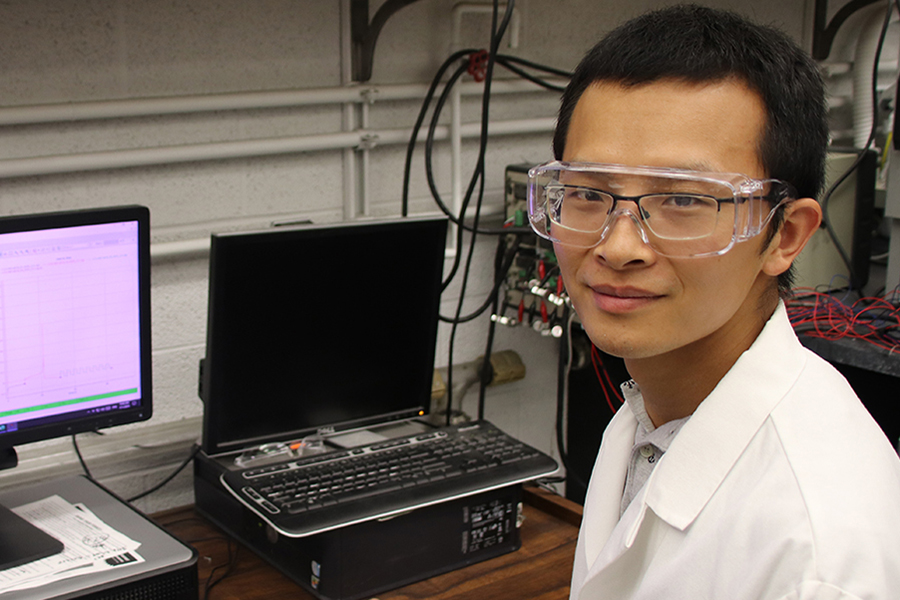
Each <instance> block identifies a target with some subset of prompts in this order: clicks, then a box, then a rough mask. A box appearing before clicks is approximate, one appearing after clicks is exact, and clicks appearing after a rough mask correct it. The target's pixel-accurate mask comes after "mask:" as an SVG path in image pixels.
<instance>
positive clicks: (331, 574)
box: [194, 453, 522, 600]
mask: <svg viewBox="0 0 900 600" xmlns="http://www.w3.org/2000/svg"><path fill="white" fill-rule="evenodd" d="M224 468H226V467H225V466H223V464H222V463H221V462H220V461H219V459H216V458H214V457H209V456H207V455H205V454H203V453H200V454H199V455H198V456H197V458H196V459H195V461H194V495H195V503H196V508H197V510H198V511H199V512H200V513H201V514H203V515H204V516H205V517H207V518H208V519H209V520H210V521H212V522H213V523H215V524H216V525H217V526H218V527H219V528H221V529H222V530H223V531H225V532H226V533H227V534H228V535H230V536H232V537H234V538H235V539H237V540H238V541H240V542H241V543H243V544H244V545H245V546H247V547H248V548H250V549H251V550H253V551H254V552H255V553H257V554H258V555H259V556H260V557H262V558H263V559H265V560H266V561H268V562H269V563H270V564H272V565H273V566H274V567H275V568H277V569H279V570H280V571H282V572H283V573H284V574H285V575H287V576H288V577H290V578H291V579H292V580H294V581H295V582H297V583H298V584H299V585H300V586H302V587H303V588H305V589H306V590H307V591H309V592H310V593H312V594H313V595H315V596H316V597H318V598H321V599H322V600H360V599H363V598H371V597H372V596H373V595H374V594H378V593H381V592H384V591H386V590H390V589H396V588H398V587H402V586H403V585H406V584H409V583H413V582H415V581H419V580H422V579H426V578H429V577H432V576H435V575H438V574H440V573H445V572H447V571H451V570H454V569H458V568H461V567H464V566H467V565H470V564H473V563H476V562H480V561H483V560H486V559H489V558H493V557H496V556H500V555H502V554H506V553H508V552H512V551H515V550H518V549H519V547H520V546H521V539H520V535H519V525H520V523H521V513H522V486H521V484H518V485H512V486H508V487H505V488H501V489H497V490H493V491H489V492H483V493H480V494H476V495H473V496H468V497H464V498H458V499H455V500H448V501H447V502H443V503H439V504H434V505H431V506H426V507H423V508H419V509H416V510H413V511H411V512H408V513H403V514H400V515H396V516H393V517H390V518H386V519H383V520H372V521H367V522H363V523H358V524H355V525H349V526H346V527H341V528H338V529H333V530H331V531H326V532H323V533H318V534H314V535H310V536H306V537H299V538H292V537H286V536H284V535H281V534H279V533H278V532H276V531H275V530H274V529H273V528H272V527H271V526H269V525H268V524H266V523H265V522H264V521H263V520H262V519H260V518H259V516H258V515H257V514H256V513H255V512H253V511H252V510H250V509H249V508H247V507H246V506H244V505H243V504H241V503H240V502H239V501H238V500H237V499H236V498H235V497H234V496H233V495H232V494H231V493H230V492H229V491H228V490H226V489H225V488H224V487H223V486H222V484H221V483H220V481H219V475H220V474H221V473H222V470H223V469H224Z"/></svg>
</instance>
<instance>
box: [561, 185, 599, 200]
mask: <svg viewBox="0 0 900 600" xmlns="http://www.w3.org/2000/svg"><path fill="white" fill-rule="evenodd" d="M566 192H567V193H566V197H567V198H573V199H575V200H581V201H584V202H601V201H603V200H605V199H606V195H605V194H602V193H600V192H598V191H597V190H592V189H591V188H582V187H569V188H567V190H566Z"/></svg>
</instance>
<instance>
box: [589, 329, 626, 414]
mask: <svg viewBox="0 0 900 600" xmlns="http://www.w3.org/2000/svg"><path fill="white" fill-rule="evenodd" d="M591 364H592V365H593V366H594V373H595V374H596V375H597V381H598V382H600V389H601V390H602V391H603V397H604V398H606V404H607V406H609V410H611V411H613V414H615V412H616V407H615V405H614V404H613V401H612V398H610V396H609V392H608V391H607V385H608V386H609V387H608V389H610V390H613V394H615V396H616V398H617V399H618V400H619V402H624V401H625V400H624V399H623V398H622V396H621V394H619V392H618V390H617V389H616V386H615V384H614V383H613V382H612V379H610V377H609V372H608V371H607V370H606V368H605V367H604V366H603V359H601V358H600V351H599V350H597V347H596V346H594V345H591ZM601 372H602V375H601ZM604 376H605V378H606V385H604V383H603V379H604Z"/></svg>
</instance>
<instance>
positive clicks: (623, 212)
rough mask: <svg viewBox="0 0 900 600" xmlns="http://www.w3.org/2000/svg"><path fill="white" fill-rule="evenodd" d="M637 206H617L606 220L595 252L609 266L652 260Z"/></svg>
mask: <svg viewBox="0 0 900 600" xmlns="http://www.w3.org/2000/svg"><path fill="white" fill-rule="evenodd" d="M638 210H640V209H639V208H638V207H637V206H633V207H624V206H620V207H617V208H616V210H615V211H613V213H612V214H611V215H609V218H608V219H607V221H606V225H605V226H604V228H603V232H602V235H601V238H600V243H599V244H598V245H597V247H596V253H597V254H598V255H599V256H601V257H602V258H603V260H605V261H606V262H607V263H609V264H610V266H612V267H614V268H620V267H622V266H625V265H627V264H629V263H633V262H634V261H638V262H648V261H649V260H652V255H653V250H652V249H651V248H650V246H649V240H648V239H647V233H646V231H645V230H644V226H643V224H642V223H641V221H640V217H638V215H637V212H636V211H638Z"/></svg>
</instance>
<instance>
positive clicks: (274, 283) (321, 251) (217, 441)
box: [201, 218, 447, 454]
mask: <svg viewBox="0 0 900 600" xmlns="http://www.w3.org/2000/svg"><path fill="white" fill-rule="evenodd" d="M446 233H447V222H446V220H445V219H443V218H440V219H438V218H408V219H400V220H388V221H366V222H353V223H341V224H334V225H322V226H315V225H311V226H301V227H290V228H282V227H276V228H272V229H267V230H264V231H257V232H251V233H230V234H221V235H214V236H213V237H212V242H211V247H210V274H209V313H208V324H207V343H206V357H205V359H204V360H203V366H202V372H203V374H202V377H201V397H202V398H203V399H204V403H205V406H204V426H203V450H204V451H205V452H207V453H208V454H217V453H221V452H226V451H232V450H239V449H242V448H247V447H251V446H254V445H259V444H263V443H267V442H273V441H286V440H288V439H294V438H299V437H303V436H305V435H309V434H311V433H316V432H332V431H343V430H348V429H352V428H358V427H364V426H366V425H370V424H372V423H377V422H386V421H389V420H399V419H405V418H410V417H414V416H419V415H424V414H426V413H427V412H428V409H429V403H430V394H431V386H432V379H433V374H434V355H435V343H436V340H437V323H438V311H439V303H440V296H441V276H442V272H443V263H444V251H445V246H446Z"/></svg>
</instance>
